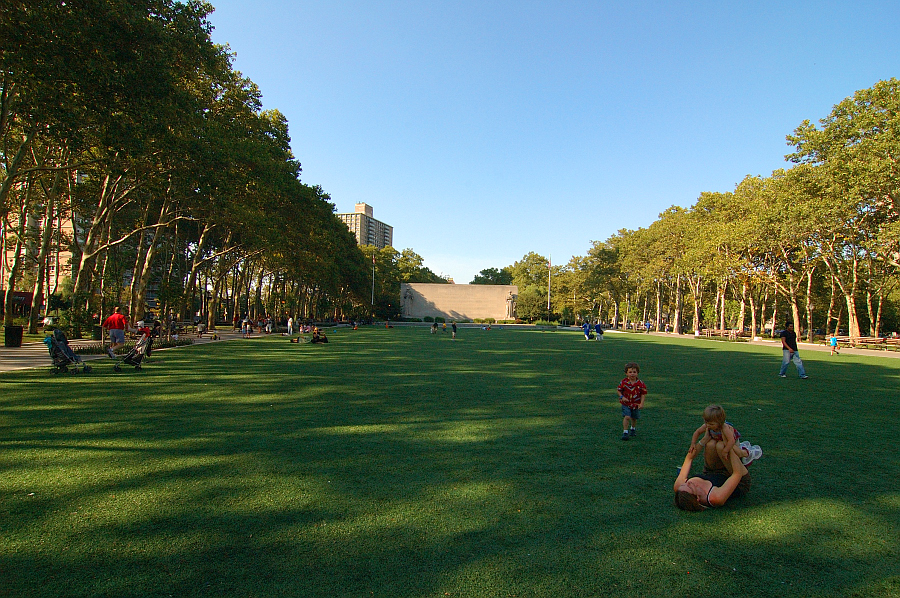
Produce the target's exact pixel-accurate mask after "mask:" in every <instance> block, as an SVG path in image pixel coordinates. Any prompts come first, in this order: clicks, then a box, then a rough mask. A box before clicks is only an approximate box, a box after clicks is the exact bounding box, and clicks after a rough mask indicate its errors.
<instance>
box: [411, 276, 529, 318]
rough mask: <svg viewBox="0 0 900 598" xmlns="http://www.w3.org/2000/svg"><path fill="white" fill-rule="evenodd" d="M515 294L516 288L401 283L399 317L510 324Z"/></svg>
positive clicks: (513, 315)
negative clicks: (506, 322) (400, 314)
mask: <svg viewBox="0 0 900 598" xmlns="http://www.w3.org/2000/svg"><path fill="white" fill-rule="evenodd" d="M518 294H519V287H517V286H515V285H486V284H429V283H418V282H411V283H406V282H404V283H401V284H400V305H401V310H402V312H401V313H402V314H403V316H404V317H406V318H424V317H426V316H431V317H432V318H433V317H435V316H441V317H444V318H446V319H447V320H474V319H475V318H481V319H484V318H494V319H495V320H512V319H515V317H516V316H515V313H516V312H515V309H516V298H517V296H518Z"/></svg>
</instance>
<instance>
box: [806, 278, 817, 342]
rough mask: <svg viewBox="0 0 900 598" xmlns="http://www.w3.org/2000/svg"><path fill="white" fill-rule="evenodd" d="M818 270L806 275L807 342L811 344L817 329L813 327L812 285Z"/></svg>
mask: <svg viewBox="0 0 900 598" xmlns="http://www.w3.org/2000/svg"><path fill="white" fill-rule="evenodd" d="M815 271H816V269H815V268H812V269H810V270H809V271H808V272H807V273H806V327H807V329H808V332H807V340H808V341H809V342H813V337H814V336H815V334H814V332H815V328H814V327H813V304H812V283H813V272H815Z"/></svg>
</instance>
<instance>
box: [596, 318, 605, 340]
mask: <svg viewBox="0 0 900 598" xmlns="http://www.w3.org/2000/svg"><path fill="white" fill-rule="evenodd" d="M594 339H595V340H598V341H602V340H603V325H602V324H600V322H597V323H596V324H595V325H594Z"/></svg>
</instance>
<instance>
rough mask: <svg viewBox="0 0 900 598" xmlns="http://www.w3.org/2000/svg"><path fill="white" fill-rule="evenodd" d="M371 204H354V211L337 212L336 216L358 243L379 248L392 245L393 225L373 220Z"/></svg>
mask: <svg viewBox="0 0 900 598" xmlns="http://www.w3.org/2000/svg"><path fill="white" fill-rule="evenodd" d="M372 214H373V210H372V206H370V205H369V204H366V203H358V204H356V211H355V212H353V213H352V214H337V217H338V218H340V219H341V221H342V222H343V223H344V224H346V225H347V228H349V229H350V232H352V233H353V234H354V235H356V242H357V244H359V245H374V246H375V247H377V248H379V249H384V248H385V247H393V246H394V227H393V226H389V225H387V224H385V223H384V222H381V221H380V220H375V218H373V217H372Z"/></svg>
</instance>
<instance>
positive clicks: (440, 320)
mask: <svg viewBox="0 0 900 598" xmlns="http://www.w3.org/2000/svg"><path fill="white" fill-rule="evenodd" d="M425 321H426V322H427V321H428V320H425ZM434 321H435V322H437V323H438V324H444V323H446V322H447V320H445V319H444V318H442V317H441V316H436V317H435V318H434Z"/></svg>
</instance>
